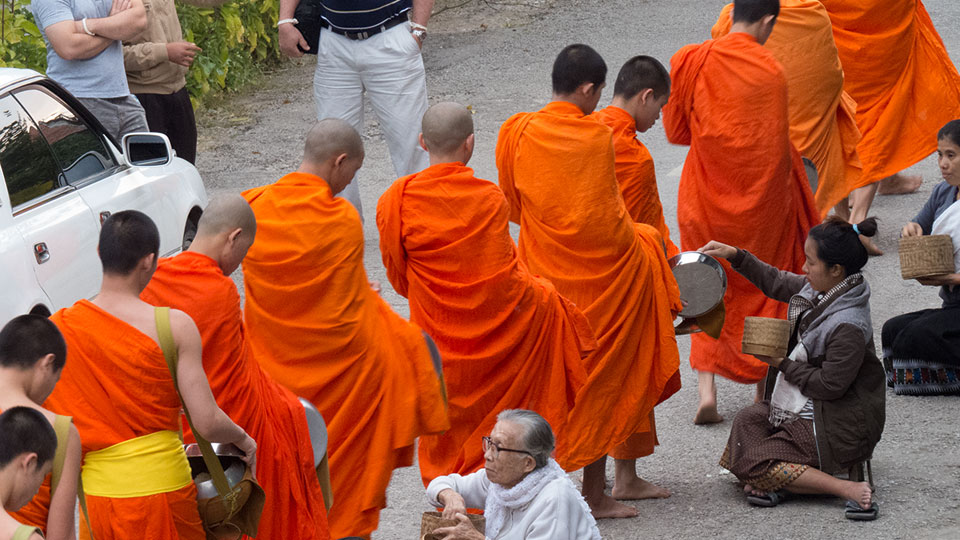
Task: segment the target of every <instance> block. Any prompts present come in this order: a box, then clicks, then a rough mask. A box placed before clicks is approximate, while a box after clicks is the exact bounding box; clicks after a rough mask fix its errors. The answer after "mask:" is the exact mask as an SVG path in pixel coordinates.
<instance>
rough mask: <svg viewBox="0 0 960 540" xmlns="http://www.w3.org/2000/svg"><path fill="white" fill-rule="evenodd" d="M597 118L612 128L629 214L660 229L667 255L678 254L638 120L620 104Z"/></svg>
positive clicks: (621, 190) (651, 159) (622, 192)
mask: <svg viewBox="0 0 960 540" xmlns="http://www.w3.org/2000/svg"><path fill="white" fill-rule="evenodd" d="M594 115H595V116H596V117H597V120H599V121H600V122H602V123H603V124H606V125H607V126H608V127H609V128H610V129H612V130H613V148H614V150H615V151H616V171H617V183H618V184H620V193H621V194H622V195H623V202H624V203H625V204H626V205H627V211H628V212H629V213H630V217H631V218H633V220H634V221H636V222H637V223H646V224H647V225H650V226H652V227H654V228H656V229H657V230H658V231H659V232H660V236H662V237H663V243H664V244H665V245H666V249H667V258H668V259H669V258H670V257H673V256H674V255H677V254H679V253H680V249H678V248H677V246H676V244H674V243H673V241H672V240H670V229H668V228H667V223H666V221H665V220H664V218H663V204H662V203H661V202H660V190H659V189H657V172H656V170H655V169H654V166H653V156H651V155H650V151H649V150H647V147H646V146H644V144H643V143H642V142H640V139H638V138H637V123H636V121H635V120H634V119H633V117H632V116H630V113H628V112H627V111H625V110H623V109H621V108H620V107H614V106H613V105H610V106H609V107H607V108H605V109H603V110H600V111H597V112H596V113H594Z"/></svg>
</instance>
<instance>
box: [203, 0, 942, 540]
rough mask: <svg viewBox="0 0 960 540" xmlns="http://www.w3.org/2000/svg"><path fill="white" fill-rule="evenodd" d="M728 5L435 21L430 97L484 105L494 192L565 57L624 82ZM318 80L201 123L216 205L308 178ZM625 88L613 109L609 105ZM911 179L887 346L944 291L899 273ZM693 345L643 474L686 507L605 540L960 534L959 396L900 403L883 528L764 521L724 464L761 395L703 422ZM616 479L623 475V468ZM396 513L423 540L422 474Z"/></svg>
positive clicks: (891, 237) (374, 174) (392, 504)
mask: <svg viewBox="0 0 960 540" xmlns="http://www.w3.org/2000/svg"><path fill="white" fill-rule="evenodd" d="M448 3H449V4H458V3H460V2H457V1H451V2H448ZM724 4H725V2H724V1H718V0H671V1H649V0H648V1H642V0H634V1H604V2H596V1H594V2H583V1H569V0H557V1H553V2H549V1H535V0H528V1H527V2H518V3H507V2H494V1H493V0H477V1H473V2H469V3H467V4H466V5H463V6H461V7H459V8H455V9H450V10H447V11H444V12H443V13H441V14H439V15H437V16H436V17H435V18H434V19H433V20H432V21H431V24H430V27H431V34H430V36H429V39H428V41H427V42H426V45H425V49H424V59H425V62H426V66H427V82H428V88H429V93H430V99H431V102H436V101H445V100H453V101H457V102H460V103H463V104H465V105H470V106H471V107H472V109H473V110H474V111H475V115H474V120H475V123H476V128H477V148H476V153H475V156H474V158H473V160H472V161H471V163H470V165H471V166H472V167H474V169H475V170H476V172H477V174H478V176H480V177H483V178H488V179H490V180H494V181H495V180H496V178H497V175H496V167H495V165H494V146H495V143H496V134H497V130H498V129H499V126H500V124H501V123H502V122H503V121H504V120H506V119H507V118H508V117H509V116H510V115H511V114H513V113H516V112H518V111H528V110H535V109H538V108H540V107H541V106H542V105H544V104H545V103H547V102H548V101H549V99H550V77H549V73H550V66H551V64H552V62H553V59H554V57H555V55H556V53H557V52H558V51H559V49H560V48H561V47H562V46H564V45H566V44H569V43H574V42H582V43H588V44H590V45H591V46H593V47H594V48H596V49H597V50H598V51H599V52H600V53H601V54H602V55H603V56H604V58H605V59H606V61H607V63H608V66H609V68H610V76H609V84H610V86H612V81H613V78H614V77H615V75H616V72H617V70H618V69H619V66H620V65H621V64H622V63H623V62H624V61H625V60H626V59H627V58H629V57H631V56H633V55H635V54H649V55H653V56H655V57H657V58H659V59H660V60H661V61H663V62H664V64H667V62H668V61H669V59H670V56H671V55H672V54H673V53H674V52H675V51H676V50H677V49H678V48H680V47H682V46H683V45H686V44H688V43H693V42H700V41H703V40H704V39H707V38H708V37H709V30H710V27H711V26H712V25H713V23H714V22H715V21H716V18H717V14H718V13H719V11H720V8H721V7H722V6H723V5H724ZM439 5H441V3H440V2H438V6H439ZM926 5H927V8H928V10H929V11H930V13H931V16H932V18H933V21H934V23H935V25H936V26H937V28H938V29H939V31H940V33H941V35H942V37H943V39H944V42H945V43H946V46H947V49H948V51H949V52H950V54H951V57H952V58H953V59H954V60H955V62H956V61H957V60H960V32H958V31H957V29H958V28H960V3H958V2H956V0H929V1H927V2H926ZM312 76H313V62H312V59H307V60H300V61H290V62H288V63H286V64H285V65H284V66H283V67H282V68H280V69H278V70H276V71H275V72H273V73H270V74H268V75H267V76H266V77H265V78H264V80H263V81H262V83H261V84H259V85H258V86H257V87H256V88H255V89H252V90H249V91H246V92H244V93H242V94H239V95H235V96H231V97H229V98H227V99H225V100H224V101H223V102H222V103H220V104H219V105H217V106H216V107H214V108H212V109H209V110H207V111H205V112H204V113H203V114H201V115H200V125H201V130H200V153H199V155H200V157H199V162H198V167H199V169H200V172H201V174H202V175H203V177H204V180H205V182H206V185H207V188H208V190H209V191H210V193H211V194H215V193H217V192H222V191H234V192H235V191H240V190H243V189H248V188H250V187H254V186H258V185H263V184H267V183H270V182H273V181H275V180H276V179H277V178H279V177H280V176H281V175H282V174H284V173H285V172H288V171H290V170H293V169H294V168H295V167H296V166H297V164H298V161H299V158H300V155H301V148H302V141H303V134H304V133H305V131H306V130H307V129H308V128H309V127H310V125H311V123H312V122H313V121H314V114H315V113H314V109H313V101H312V92H311V87H312ZM611 90H612V89H610V90H608V91H607V92H606V93H605V96H604V98H603V99H602V100H601V106H605V105H606V104H608V103H609V100H610V94H611V93H612V92H611ZM367 123H368V124H367V129H366V130H365V132H364V139H365V144H366V151H367V158H366V163H365V165H364V167H363V169H362V170H361V179H360V182H361V183H360V186H361V193H362V197H363V203H364V206H365V217H366V222H365V226H364V230H365V233H366V242H367V245H366V267H367V272H368V274H369V277H370V279H371V280H378V281H381V282H382V283H383V295H384V297H385V298H386V299H387V300H388V301H389V302H390V303H391V305H392V306H393V307H394V309H396V310H397V312H399V313H401V314H402V315H404V316H406V315H407V314H408V308H407V304H406V300H405V299H403V298H401V297H400V296H398V295H397V294H396V293H395V292H394V291H393V290H392V289H391V288H390V285H389V282H388V281H387V280H386V277H385V273H384V270H383V264H382V262H381V260H380V257H379V251H378V247H377V242H378V240H377V229H376V224H375V221H374V210H375V208H376V200H377V198H378V197H379V195H380V194H381V193H382V192H383V190H384V189H386V187H387V186H389V184H390V183H391V182H392V181H393V180H394V175H393V171H392V166H391V165H390V160H389V157H388V154H387V150H386V144H385V142H384V141H383V139H382V137H381V136H380V133H379V129H378V128H377V126H376V118H375V115H373V114H372V111H369V109H368V114H367ZM930 136H931V137H934V136H935V134H934V133H931V134H930ZM641 138H642V140H643V141H644V143H645V144H646V145H647V146H648V147H649V148H650V151H651V153H652V154H653V157H654V160H655V162H656V167H657V171H658V180H659V183H660V193H661V196H662V198H663V206H664V211H665V214H666V216H667V221H668V225H669V226H670V228H671V230H672V231H674V234H677V233H676V231H677V226H676V207H677V184H678V182H679V176H680V169H681V167H682V164H683V160H684V156H685V154H686V148H685V147H678V146H673V145H671V144H669V143H668V142H667V141H666V138H665V136H664V133H663V129H662V128H661V127H660V126H659V125H657V126H655V127H654V128H653V129H652V130H650V131H649V132H648V133H646V134H644V135H643V136H642V137H641ZM911 171H913V172H917V173H920V174H922V175H923V177H924V184H923V186H922V187H921V189H920V190H919V192H918V193H916V194H911V195H905V196H888V197H878V198H877V200H876V202H875V204H874V207H873V212H872V214H875V215H877V216H879V217H880V218H881V219H882V221H881V229H880V235H879V238H878V245H879V246H880V247H881V248H882V249H884V250H885V251H886V252H887V254H886V255H884V256H882V257H878V258H874V259H872V260H871V261H870V263H869V264H868V265H867V267H866V270H865V274H866V276H867V279H868V281H869V283H870V284H871V286H872V288H873V298H872V315H873V321H874V330H875V334H876V342H877V344H878V346H879V343H880V335H879V333H880V328H881V325H882V323H883V322H884V321H885V320H887V319H889V318H890V317H892V316H894V315H898V314H900V313H904V312H906V311H913V310H917V309H922V308H927V307H936V306H938V305H939V300H938V298H937V293H936V290H934V289H932V288H926V287H922V286H920V285H918V284H916V283H915V282H904V281H903V280H901V279H900V276H899V265H898V260H897V255H896V249H897V247H896V246H897V244H896V239H897V237H898V234H899V229H900V227H901V226H902V224H903V223H904V222H906V221H907V220H909V219H910V218H911V217H912V216H913V215H914V214H915V213H916V211H917V210H918V209H919V208H920V206H921V205H922V204H923V202H925V201H926V198H927V197H928V195H929V193H930V191H931V189H932V188H933V186H934V185H935V184H936V183H937V182H938V181H939V180H940V178H939V172H938V170H937V167H936V162H935V160H933V159H931V158H928V159H926V160H924V161H923V162H921V163H919V164H918V165H916V166H915V167H913V168H912V169H911ZM759 233H760V234H762V231H759ZM675 240H676V238H675ZM236 278H237V279H238V282H239V276H236ZM678 342H679V347H680V355H681V359H682V361H681V364H682V368H681V373H682V376H683V382H684V387H683V389H682V390H681V391H680V392H679V393H678V394H677V395H676V396H674V397H672V398H671V399H670V400H668V401H667V402H666V403H664V404H662V405H661V406H660V407H658V409H657V424H658V428H659V429H658V432H659V437H660V443H661V446H660V447H659V448H658V449H657V451H656V453H655V454H654V455H653V456H650V457H648V458H644V459H642V460H640V463H639V466H638V471H639V473H640V475H641V476H642V477H644V478H646V479H648V480H650V481H653V482H655V483H657V484H659V485H661V486H664V487H666V488H668V489H670V490H671V491H672V492H673V496H672V497H670V498H668V499H662V500H654V501H639V502H635V503H631V504H634V505H635V506H636V507H637V508H638V509H639V512H640V516H639V517H638V518H635V519H627V520H603V521H601V522H600V530H601V532H602V534H603V536H604V538H607V539H610V540H616V539H627V538H641V537H642V538H673V537H680V538H707V537H709V538H747V537H751V538H784V539H791V538H816V539H828V538H838V537H854V538H890V539H895V538H896V539H899V538H903V539H907V538H911V539H912V538H935V539H948V538H950V539H954V538H960V523H958V518H957V511H958V509H960V490H958V483H960V457H958V451H957V449H958V447H960V422H958V420H957V407H958V404H960V401H958V398H956V397H932V398H931V397H927V398H911V397H899V396H895V395H893V394H892V393H888V395H887V423H886V429H885V431H884V436H883V440H882V441H881V442H880V444H879V445H878V446H877V448H876V451H875V453H874V456H873V462H872V463H873V473H874V478H875V481H876V486H877V491H876V500H877V501H878V502H879V504H880V508H881V510H880V512H881V514H880V518H879V519H878V520H877V521H875V522H871V523H857V522H851V521H848V520H846V519H844V517H843V502H842V501H840V500H838V499H834V498H829V497H816V498H814V497H811V498H807V499H801V500H794V501H790V502H788V503H785V504H784V505H782V506H780V507H778V508H774V509H758V508H753V507H750V506H748V505H747V503H746V502H745V501H744V498H743V496H742V494H741V492H740V488H739V487H737V485H736V482H735V478H734V477H733V476H732V475H730V474H727V473H726V472H725V471H724V470H722V469H721V468H720V467H719V466H718V465H717V460H718V459H719V457H720V453H721V452H722V450H723V447H724V444H725V442H726V438H727V436H728V434H729V429H730V419H732V418H733V416H734V415H735V414H736V412H737V411H738V410H739V409H741V408H742V407H744V406H746V405H749V404H750V403H751V400H752V396H753V389H752V387H747V386H742V385H738V384H735V383H731V382H728V381H722V380H721V381H720V384H719V400H720V412H721V414H723V415H724V416H725V417H726V418H727V419H728V420H727V421H726V422H724V423H722V424H719V425H714V426H709V427H702V426H694V425H693V423H692V418H693V414H694V412H695V408H696V403H697V399H696V396H697V394H696V376H695V373H694V372H693V371H691V370H690V368H689V365H688V364H687V363H686V358H687V357H688V354H689V339H688V338H685V337H681V338H679V340H678ZM598 421H603V419H602V418H601V419H598ZM608 474H609V475H610V476H611V479H612V466H611V467H610V469H609V470H608ZM575 476H579V475H578V474H577V475H575ZM338 496H346V497H349V496H350V495H349V493H344V494H338ZM388 504H389V507H388V508H387V509H386V510H384V511H383V513H382V514H381V524H380V529H379V530H378V531H377V532H376V533H374V538H375V539H391V540H392V539H397V540H400V539H413V538H418V532H419V523H420V513H421V512H423V511H425V510H428V509H430V508H429V506H428V504H427V502H426V498H425V496H424V492H423V486H422V484H421V483H420V480H419V474H418V470H417V469H416V467H411V468H406V469H401V470H398V471H396V472H395V473H394V477H393V481H392V483H391V486H390V489H389V491H388Z"/></svg>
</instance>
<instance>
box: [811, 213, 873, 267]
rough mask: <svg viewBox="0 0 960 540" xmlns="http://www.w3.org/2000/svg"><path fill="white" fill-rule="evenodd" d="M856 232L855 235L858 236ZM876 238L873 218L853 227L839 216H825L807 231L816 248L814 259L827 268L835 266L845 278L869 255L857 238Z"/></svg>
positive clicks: (861, 264) (865, 260)
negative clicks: (843, 273) (841, 270)
mask: <svg viewBox="0 0 960 540" xmlns="http://www.w3.org/2000/svg"><path fill="white" fill-rule="evenodd" d="M858 231H859V233H858ZM861 234H862V235H863V236H873V235H875V234H877V218H875V217H869V218H867V219H865V220H863V221H861V222H860V223H857V225H856V230H854V226H853V225H851V224H849V223H847V221H846V220H844V219H843V218H841V217H839V216H828V217H827V219H825V220H823V223H821V224H819V225H817V226H816V227H814V228H812V229H810V233H809V237H810V238H811V239H812V240H813V241H814V242H816V244H817V257H819V258H820V260H821V261H823V262H824V263H826V264H827V266H828V267H830V266H833V265H836V264H839V265H840V266H842V267H843V269H844V270H845V271H846V272H847V275H848V276H849V275H851V274H856V273H857V272H859V271H860V270H861V269H862V268H863V267H864V265H865V264H867V260H868V259H869V258H870V255H869V254H868V253H867V248H865V247H863V244H862V243H861V242H860V235H861Z"/></svg>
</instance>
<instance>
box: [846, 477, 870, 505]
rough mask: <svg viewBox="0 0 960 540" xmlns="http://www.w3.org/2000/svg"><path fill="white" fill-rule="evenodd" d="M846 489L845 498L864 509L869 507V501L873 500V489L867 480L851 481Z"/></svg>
mask: <svg viewBox="0 0 960 540" xmlns="http://www.w3.org/2000/svg"><path fill="white" fill-rule="evenodd" d="M851 484H852V485H851V486H850V487H849V488H848V489H847V493H846V498H847V499H850V500H851V501H853V502H855V503H857V504H859V505H860V508H862V509H864V510H869V509H870V503H872V502H873V491H872V490H871V489H870V484H868V483H867V482H851Z"/></svg>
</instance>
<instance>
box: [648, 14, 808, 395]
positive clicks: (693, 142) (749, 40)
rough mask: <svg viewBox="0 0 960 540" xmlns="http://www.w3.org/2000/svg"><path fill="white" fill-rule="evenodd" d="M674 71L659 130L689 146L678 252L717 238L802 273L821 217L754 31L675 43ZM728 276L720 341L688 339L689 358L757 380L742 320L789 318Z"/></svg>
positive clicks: (775, 72)
mask: <svg viewBox="0 0 960 540" xmlns="http://www.w3.org/2000/svg"><path fill="white" fill-rule="evenodd" d="M671 70H672V73H671V78H672V79H673V92H672V94H671V97H670V101H669V103H667V106H666V107H665V108H664V112H663V123H664V128H665V130H666V132H667V138H668V139H669V140H670V142H672V143H675V144H684V145H690V151H689V153H688V154H687V159H686V162H685V163H684V167H683V174H682V176H681V178H680V191H679V196H678V197H679V208H678V212H677V213H678V221H679V225H680V238H681V241H682V245H683V249H684V250H695V249H697V248H699V247H701V246H703V245H704V244H706V243H707V242H708V241H710V240H718V241H721V242H725V243H728V244H732V245H735V246H739V247H741V248H743V249H747V250H749V251H750V252H752V253H753V254H754V255H756V256H757V257H759V258H760V259H761V260H763V261H765V262H767V263H769V264H772V265H774V266H776V267H777V268H781V269H784V270H789V271H793V272H799V271H800V270H801V268H802V266H803V263H804V258H805V257H804V254H803V244H804V241H805V240H806V237H807V231H809V230H810V228H811V227H812V226H813V225H814V224H815V223H817V222H818V221H819V213H818V212H817V209H816V207H815V205H814V202H813V194H812V193H811V192H810V186H809V184H808V183H807V177H806V173H805V172H804V169H803V162H802V161H801V159H800V154H799V153H798V152H797V150H796V148H794V147H793V145H792V144H791V142H790V138H789V121H788V113H787V82H786V79H785V77H784V74H783V70H782V68H781V67H780V64H779V63H778V62H777V61H776V59H775V58H774V57H773V54H772V53H770V51H768V50H766V49H764V48H763V47H761V46H760V45H759V44H758V43H757V42H756V40H755V39H754V38H753V37H751V36H749V35H747V34H742V33H735V34H730V35H728V36H725V37H723V38H720V39H717V40H708V41H706V42H705V43H703V44H695V45H688V46H686V47H684V48H682V49H680V51H678V52H677V53H676V54H675V55H674V56H673V58H672V60H671ZM723 264H724V265H725V266H727V268H729V265H727V264H726V263H725V262H724V263H723ZM727 277H728V285H727V293H726V295H725V296H724V304H725V306H726V321H727V322H726V324H724V326H723V331H722V333H721V334H720V339H718V340H715V339H713V338H711V337H709V336H707V335H705V334H693V335H691V343H692V345H691V352H690V364H691V366H692V367H693V369H695V370H698V371H708V372H712V373H717V374H719V375H722V376H724V377H726V378H728V379H732V380H734V381H737V382H742V383H755V382H757V381H759V380H760V379H762V378H763V377H764V375H765V374H766V371H767V365H766V364H764V363H763V362H760V361H759V360H757V359H755V358H753V357H751V356H749V355H745V354H742V353H741V352H740V341H741V336H742V334H743V320H744V317H746V316H761V317H774V318H785V317H786V309H787V308H786V304H783V303H780V302H777V301H775V300H771V299H769V298H767V297H766V296H764V295H763V293H761V292H760V291H759V290H758V289H757V288H756V287H754V286H753V285H752V284H751V283H750V282H748V281H747V280H746V278H744V277H743V276H741V275H739V274H737V273H736V272H733V271H729V270H728V272H727Z"/></svg>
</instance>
